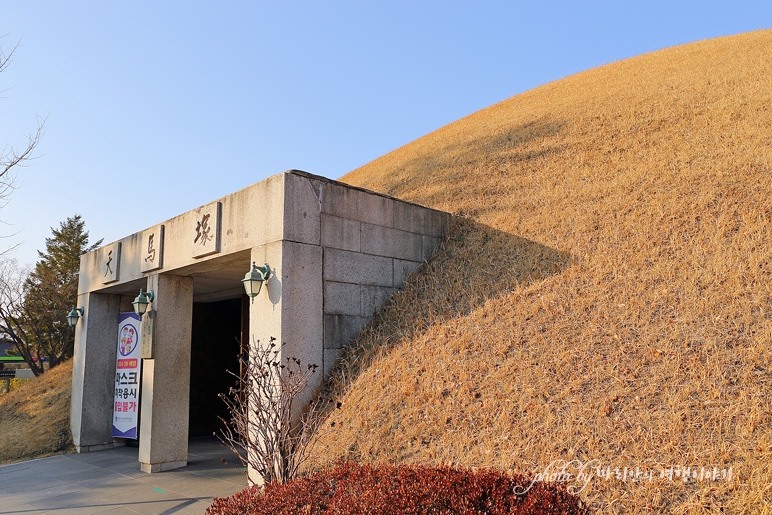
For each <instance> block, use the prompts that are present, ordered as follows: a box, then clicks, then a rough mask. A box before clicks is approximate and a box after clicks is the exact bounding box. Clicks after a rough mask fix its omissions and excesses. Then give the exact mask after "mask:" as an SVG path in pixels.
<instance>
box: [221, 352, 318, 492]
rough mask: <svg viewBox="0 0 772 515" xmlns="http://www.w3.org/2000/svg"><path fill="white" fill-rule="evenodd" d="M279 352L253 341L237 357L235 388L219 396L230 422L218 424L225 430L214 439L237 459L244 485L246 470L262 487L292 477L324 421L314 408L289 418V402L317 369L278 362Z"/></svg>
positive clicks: (288, 360) (293, 361)
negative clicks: (241, 372)
mask: <svg viewBox="0 0 772 515" xmlns="http://www.w3.org/2000/svg"><path fill="white" fill-rule="evenodd" d="M281 348H282V346H281V345H280V344H277V343H276V339H275V338H273V337H272V338H271V339H270V341H269V342H268V344H267V345H261V343H260V341H259V340H258V341H256V342H255V343H254V345H252V346H251V348H250V351H249V355H248V356H245V355H242V356H240V357H239V360H240V363H241V365H242V369H243V370H244V371H245V372H244V376H243V377H240V378H239V385H238V387H236V388H231V389H230V391H229V393H228V394H227V395H226V394H221V395H220V397H221V398H222V399H223V400H224V401H225V403H226V404H227V406H228V411H229V412H230V416H231V420H230V421H226V420H223V422H224V423H225V429H224V430H223V433H222V434H221V435H217V436H218V438H220V440H221V441H222V442H223V443H224V444H225V445H226V446H227V447H229V448H230V449H231V451H233V452H234V454H236V455H237V456H238V458H239V460H240V461H241V463H242V465H243V467H244V474H245V475H246V476H247V480H248V481H250V482H253V481H252V479H250V477H249V471H250V470H252V471H254V472H255V473H256V474H257V475H258V476H259V477H260V478H261V479H262V481H263V484H265V483H273V482H278V483H284V482H287V481H289V480H291V479H293V478H295V477H297V476H298V475H299V473H300V468H301V466H302V465H303V463H304V462H305V461H306V460H307V459H308V456H309V454H310V452H311V450H312V448H313V441H314V439H313V436H314V435H315V433H316V432H317V430H318V429H319V427H320V426H321V424H322V422H324V418H325V416H324V415H323V413H324V410H321V409H317V406H315V405H311V406H309V409H307V410H304V412H303V413H302V414H301V416H300V417H293V410H294V411H297V408H296V406H294V404H295V401H296V400H297V399H298V396H299V395H300V394H301V392H303V391H304V390H305V388H306V387H307V386H308V382H309V378H310V377H311V376H312V375H313V374H314V373H316V369H317V368H318V367H317V365H315V364H306V365H303V364H301V362H300V360H299V359H297V358H294V357H282V352H281ZM233 375H234V376H235V375H236V374H233ZM221 420H222V419H221Z"/></svg>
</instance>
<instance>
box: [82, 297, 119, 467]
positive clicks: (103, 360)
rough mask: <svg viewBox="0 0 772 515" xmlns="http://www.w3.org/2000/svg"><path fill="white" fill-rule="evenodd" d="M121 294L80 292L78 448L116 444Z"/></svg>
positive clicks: (83, 450) (87, 448)
mask: <svg viewBox="0 0 772 515" xmlns="http://www.w3.org/2000/svg"><path fill="white" fill-rule="evenodd" d="M120 300H121V297H120V296H119V295H109V294H105V293H84V294H81V295H78V306H81V307H83V308H84V313H83V317H82V318H81V319H80V321H79V322H78V325H77V326H75V351H74V355H73V370H72V400H71V402H70V427H71V429H72V438H73V442H74V444H75V447H76V449H77V450H78V452H88V451H95V450H101V449H105V448H108V447H112V446H113V396H114V390H113V389H114V386H115V355H116V352H117V350H116V347H117V338H118V313H119V309H120Z"/></svg>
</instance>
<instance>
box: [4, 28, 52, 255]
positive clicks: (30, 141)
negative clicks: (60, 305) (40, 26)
mask: <svg viewBox="0 0 772 515" xmlns="http://www.w3.org/2000/svg"><path fill="white" fill-rule="evenodd" d="M3 37H4V36H0V40H2V38H3ZM20 43H21V42H20V41H19V42H17V43H16V44H15V45H13V46H12V47H11V48H10V50H6V49H5V48H4V47H3V46H2V45H1V44H0V73H2V72H4V71H5V70H6V69H7V68H8V66H10V64H11V62H12V61H13V56H14V54H15V53H16V51H17V50H18V49H19V45H20ZM45 122H46V120H45V118H41V117H40V116H38V119H37V129H35V131H34V132H32V133H31V134H29V135H27V141H26V143H25V144H23V145H21V146H15V145H13V144H11V143H7V144H5V146H4V147H3V148H2V149H0V208H3V207H5V206H6V205H7V204H8V202H9V200H10V197H11V192H12V191H13V190H14V188H15V184H16V174H15V170H16V169H17V168H18V167H21V166H24V165H25V163H26V162H27V161H29V160H30V159H33V151H34V150H35V148H36V147H37V146H38V143H40V138H42V137H43V127H44V126H45ZM14 248H15V247H11V248H10V249H8V250H6V251H4V252H2V253H1V254H5V253H8V252H9V251H11V250H13V249H14Z"/></svg>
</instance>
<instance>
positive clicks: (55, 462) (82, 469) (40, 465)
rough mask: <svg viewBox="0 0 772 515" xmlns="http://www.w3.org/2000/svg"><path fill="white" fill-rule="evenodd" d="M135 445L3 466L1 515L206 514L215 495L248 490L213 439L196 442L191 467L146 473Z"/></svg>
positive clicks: (0, 474)
mask: <svg viewBox="0 0 772 515" xmlns="http://www.w3.org/2000/svg"><path fill="white" fill-rule="evenodd" d="M138 452H139V450H138V449H137V448H136V447H117V448H115V449H110V450H105V451H99V452H91V453H83V454H65V455H60V456H52V457H50V458H41V459H37V460H32V461H25V462H22V463H14V464H11V465H4V466H0V513H2V514H23V515H32V514H38V513H49V514H56V515H69V514H78V515H85V514H91V513H110V514H133V515H136V514H137V513H142V514H194V513H195V514H201V513H204V512H205V511H206V508H207V507H208V506H209V505H210V504H211V503H212V499H213V498H214V497H224V496H226V495H232V494H235V493H236V492H239V491H241V490H243V489H244V488H245V487H246V479H245V478H244V476H243V474H242V473H241V471H239V470H236V469H234V468H233V467H232V466H231V465H229V464H228V465H226V464H223V463H222V462H221V461H220V459H221V458H225V459H226V460H228V462H229V463H230V462H232V461H233V460H234V459H236V456H235V455H234V454H233V453H231V452H230V451H229V450H228V449H226V448H225V447H223V446H222V445H221V444H220V442H219V440H217V439H215V438H213V437H196V438H191V439H190V443H189V450H188V466H187V467H184V468H181V469H177V470H171V471H168V472H161V473H155V474H147V473H145V472H141V471H140V464H139V461H137V458H138Z"/></svg>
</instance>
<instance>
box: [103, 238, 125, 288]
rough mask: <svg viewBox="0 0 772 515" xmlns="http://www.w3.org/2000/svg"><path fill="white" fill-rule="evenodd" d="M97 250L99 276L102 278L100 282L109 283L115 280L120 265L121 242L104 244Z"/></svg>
mask: <svg viewBox="0 0 772 515" xmlns="http://www.w3.org/2000/svg"><path fill="white" fill-rule="evenodd" d="M99 251H100V253H99V260H98V264H99V266H100V269H99V276H100V277H101V278H102V283H104V284H109V283H112V282H115V281H117V280H118V271H119V268H120V265H121V242H117V243H113V244H111V245H106V246H104V247H102V248H101V249H99Z"/></svg>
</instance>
